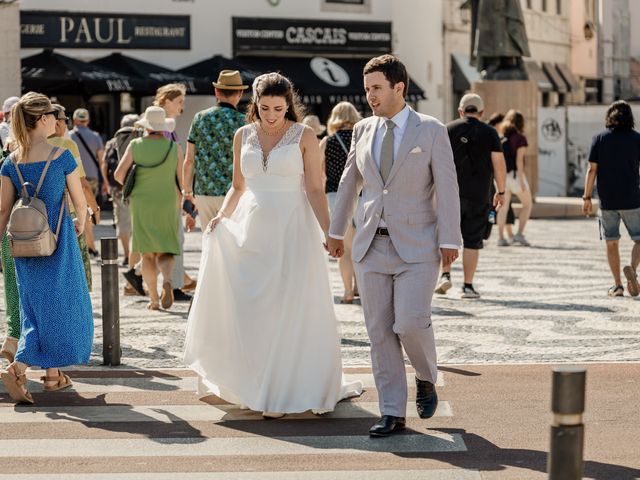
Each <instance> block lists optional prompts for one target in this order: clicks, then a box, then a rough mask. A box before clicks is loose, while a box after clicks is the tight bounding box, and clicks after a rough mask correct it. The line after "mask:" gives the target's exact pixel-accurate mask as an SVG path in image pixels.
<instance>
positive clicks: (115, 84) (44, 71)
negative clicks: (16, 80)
mask: <svg viewBox="0 0 640 480" xmlns="http://www.w3.org/2000/svg"><path fill="white" fill-rule="evenodd" d="M144 86H145V85H144V82H142V81H140V80H138V79H136V78H132V77H130V76H127V75H123V74H120V73H117V72H114V71H112V70H109V69H107V68H104V67H100V66H98V65H92V64H90V63H86V62H83V61H81V60H76V59H75V58H71V57H67V56H66V55H61V54H59V53H55V52H53V51H52V50H44V51H43V52H42V53H38V54H36V55H32V56H30V57H26V58H23V59H22V91H23V92H28V91H36V92H42V93H45V94H47V95H86V96H90V95H97V94H101V93H119V92H135V91H138V90H140V89H142V88H144Z"/></svg>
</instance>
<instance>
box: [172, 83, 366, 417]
mask: <svg viewBox="0 0 640 480" xmlns="http://www.w3.org/2000/svg"><path fill="white" fill-rule="evenodd" d="M298 120H299V115H298V101H297V98H296V95H295V93H294V91H293V87H292V85H291V82H290V81H289V80H288V79H287V78H285V77H283V76H282V75H280V74H278V73H269V74H265V75H261V76H260V77H258V78H257V79H256V81H255V82H254V84H253V98H252V101H251V104H250V105H249V109H248V114H247V122H248V125H246V126H244V127H242V128H240V129H239V130H238V131H237V132H236V135H235V137H234V141H233V149H234V159H233V168H234V171H233V185H232V187H231V189H230V190H229V192H228V193H227V195H226V197H225V200H224V203H223V205H222V208H221V209H220V212H219V213H218V215H217V216H216V217H215V218H213V220H211V222H210V223H209V225H208V227H207V231H206V232H205V235H204V236H203V242H202V258H201V261H200V275H199V280H198V286H197V289H196V292H195V295H194V299H193V304H192V308H191V312H190V314H189V320H188V324H187V333H186V341H185V363H186V364H187V365H189V366H190V367H191V368H193V369H194V370H195V371H196V372H197V373H198V375H199V376H200V378H201V381H202V383H203V384H204V385H205V386H206V388H207V389H208V391H209V392H210V393H213V394H215V395H217V396H219V397H221V398H223V399H225V400H227V401H228V402H231V403H235V404H240V405H244V406H246V407H248V408H250V409H251V410H255V411H262V412H264V413H263V414H264V415H265V416H266V417H278V416H281V415H282V414H285V413H297V412H304V411H307V410H313V411H316V412H318V411H321V412H326V411H331V410H333V409H334V407H335V405H336V403H337V402H339V401H340V400H341V399H343V398H346V397H349V396H355V395H359V394H360V393H361V392H362V384H361V383H359V382H356V383H353V384H347V383H345V381H344V380H343V376H342V361H341V356H340V337H339V333H338V323H337V320H336V317H335V312H334V309H333V299H332V294H331V290H330V287H329V277H328V270H327V262H326V253H325V251H324V249H323V247H322V242H323V240H325V239H326V233H327V231H328V229H329V211H328V208H327V203H326V197H325V195H324V187H323V181H322V161H321V156H320V149H319V146H318V141H317V138H316V135H315V133H314V132H313V131H312V130H311V129H310V128H308V127H305V126H304V125H302V124H300V123H298ZM322 232H324V235H325V238H324V239H323V236H322Z"/></svg>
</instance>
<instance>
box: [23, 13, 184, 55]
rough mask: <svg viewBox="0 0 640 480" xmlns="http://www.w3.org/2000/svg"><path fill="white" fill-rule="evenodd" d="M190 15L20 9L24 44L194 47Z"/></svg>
mask: <svg viewBox="0 0 640 480" xmlns="http://www.w3.org/2000/svg"><path fill="white" fill-rule="evenodd" d="M190 22H191V19H190V17H189V16H188V15H137V14H136V15H131V14H114V13H109V14H105V13H70V12H64V11H29V10H26V11H22V12H20V24H21V25H20V46H21V47H22V48H139V49H158V48H162V49H179V50H188V49H190V48H191V28H190Z"/></svg>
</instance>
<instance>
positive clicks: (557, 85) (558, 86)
mask: <svg viewBox="0 0 640 480" xmlns="http://www.w3.org/2000/svg"><path fill="white" fill-rule="evenodd" d="M542 69H543V70H544V73H546V74H547V76H548V77H549V80H551V83H553V89H554V90H555V91H556V92H558V93H567V92H568V88H567V84H566V82H565V81H564V79H563V78H562V76H561V75H560V73H559V72H558V70H557V69H556V66H555V65H554V64H553V63H551V62H542Z"/></svg>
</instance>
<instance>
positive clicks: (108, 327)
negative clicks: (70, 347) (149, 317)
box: [100, 237, 120, 366]
mask: <svg viewBox="0 0 640 480" xmlns="http://www.w3.org/2000/svg"><path fill="white" fill-rule="evenodd" d="M100 251H101V252H102V253H101V257H102V339H103V344H102V358H103V365H111V366H117V365H120V299H119V296H118V293H119V292H118V290H119V287H118V239H117V238H115V237H109V238H103V239H101V240H100Z"/></svg>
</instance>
